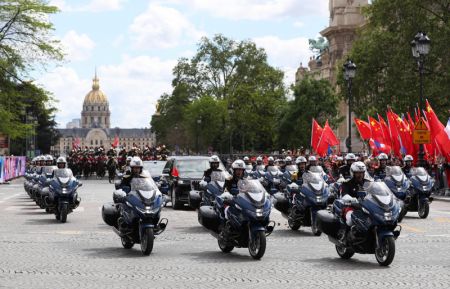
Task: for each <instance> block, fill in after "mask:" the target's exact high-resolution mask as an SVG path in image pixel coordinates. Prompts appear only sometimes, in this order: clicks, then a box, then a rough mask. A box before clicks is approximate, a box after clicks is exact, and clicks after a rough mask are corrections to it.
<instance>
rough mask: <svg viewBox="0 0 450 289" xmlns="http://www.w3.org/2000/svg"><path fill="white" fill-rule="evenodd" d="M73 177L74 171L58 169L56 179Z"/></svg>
mask: <svg viewBox="0 0 450 289" xmlns="http://www.w3.org/2000/svg"><path fill="white" fill-rule="evenodd" d="M72 176H73V174H72V171H71V170H69V169H57V170H55V177H56V178H71V177H72Z"/></svg>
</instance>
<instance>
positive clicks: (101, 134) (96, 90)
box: [53, 74, 155, 155]
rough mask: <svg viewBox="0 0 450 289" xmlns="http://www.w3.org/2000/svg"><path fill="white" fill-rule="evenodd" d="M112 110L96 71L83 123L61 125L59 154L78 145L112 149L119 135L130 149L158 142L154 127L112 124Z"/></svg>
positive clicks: (125, 146) (120, 143)
mask: <svg viewBox="0 0 450 289" xmlns="http://www.w3.org/2000/svg"><path fill="white" fill-rule="evenodd" d="M110 117H111V112H110V110H109V102H108V97H107V96H106V94H105V93H104V92H103V91H101V90H100V81H99V79H98V77H97V74H96V75H95V77H94V79H93V84H92V90H91V91H90V92H89V93H88V94H87V95H86V96H85V98H84V101H83V107H82V111H81V127H72V128H65V129H58V131H59V133H60V135H61V137H60V139H59V142H58V144H57V145H56V146H55V147H54V149H53V151H54V153H55V154H58V155H59V154H67V153H68V152H69V151H70V150H72V148H73V147H74V146H77V147H80V148H85V147H89V148H90V147H100V146H103V147H104V148H105V149H106V150H108V149H109V148H110V147H111V145H112V143H113V142H114V140H115V139H116V137H117V138H118V140H119V145H120V146H121V147H123V148H125V149H127V150H129V149H131V148H132V147H133V146H134V145H136V146H137V147H140V148H142V147H144V146H146V145H149V146H154V145H155V136H154V134H153V133H152V132H151V131H150V128H118V127H115V128H111V127H110Z"/></svg>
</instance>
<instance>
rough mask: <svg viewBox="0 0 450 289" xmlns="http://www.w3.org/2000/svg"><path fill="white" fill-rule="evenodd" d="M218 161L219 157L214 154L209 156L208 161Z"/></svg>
mask: <svg viewBox="0 0 450 289" xmlns="http://www.w3.org/2000/svg"><path fill="white" fill-rule="evenodd" d="M218 162H220V160H219V157H218V156H216V155H212V156H210V157H209V163H218Z"/></svg>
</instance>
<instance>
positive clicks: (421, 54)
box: [411, 32, 431, 167]
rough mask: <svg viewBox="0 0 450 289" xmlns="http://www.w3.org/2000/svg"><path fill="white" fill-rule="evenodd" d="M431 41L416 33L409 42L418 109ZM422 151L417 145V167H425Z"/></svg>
mask: <svg viewBox="0 0 450 289" xmlns="http://www.w3.org/2000/svg"><path fill="white" fill-rule="evenodd" d="M430 44H431V40H430V38H428V36H427V34H426V33H424V32H418V33H417V34H416V36H415V37H414V40H413V41H411V52H412V55H413V57H414V58H415V59H416V61H417V66H418V67H419V79H420V98H419V109H420V108H422V107H423V76H424V61H425V56H426V55H427V54H428V53H429V52H430ZM424 155H425V153H424V149H423V144H419V158H418V162H417V164H418V166H420V167H423V166H425V159H424Z"/></svg>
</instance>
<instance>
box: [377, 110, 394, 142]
mask: <svg viewBox="0 0 450 289" xmlns="http://www.w3.org/2000/svg"><path fill="white" fill-rule="evenodd" d="M378 120H379V121H380V126H381V130H382V131H383V136H384V141H385V144H386V145H388V146H389V147H392V138H391V134H390V132H389V127H388V125H387V123H386V122H385V121H384V119H383V117H382V116H381V115H379V114H378Z"/></svg>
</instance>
